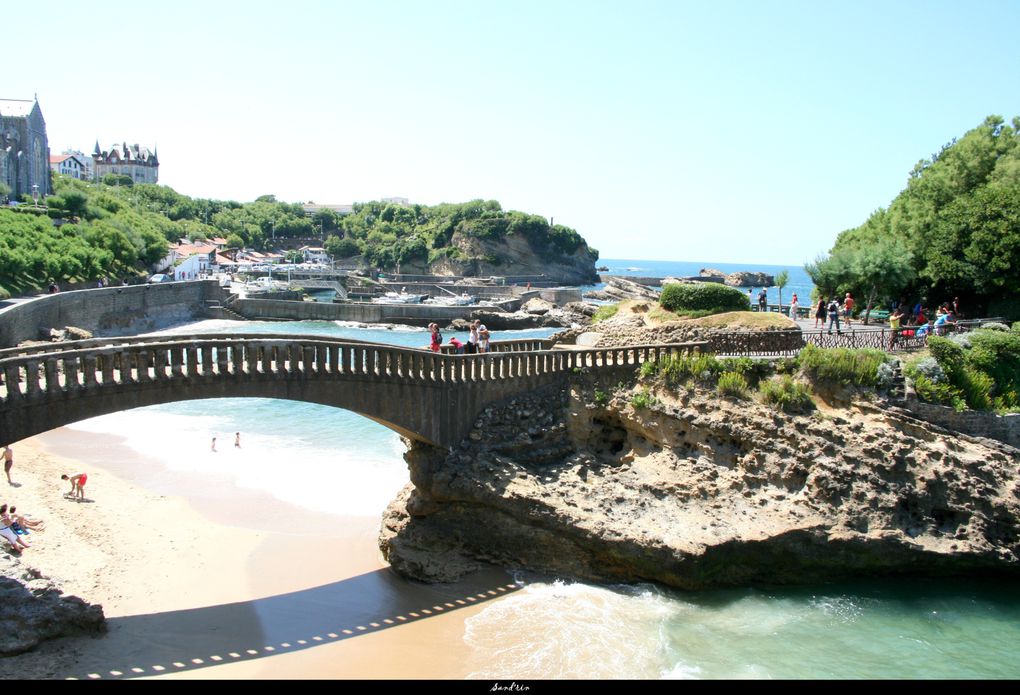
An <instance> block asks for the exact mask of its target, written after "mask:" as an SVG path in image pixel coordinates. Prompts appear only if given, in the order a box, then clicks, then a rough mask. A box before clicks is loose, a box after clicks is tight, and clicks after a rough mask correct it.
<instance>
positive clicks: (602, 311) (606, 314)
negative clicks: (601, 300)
mask: <svg viewBox="0 0 1020 695" xmlns="http://www.w3.org/2000/svg"><path fill="white" fill-rule="evenodd" d="M619 310H620V305H619V304H608V305H606V306H600V307H599V308H598V309H596V310H595V315H594V316H592V317H591V322H592V323H599V322H600V321H605V320H606V319H611V318H613V317H614V316H616V312H618V311H619Z"/></svg>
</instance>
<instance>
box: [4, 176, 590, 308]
mask: <svg viewBox="0 0 1020 695" xmlns="http://www.w3.org/2000/svg"><path fill="white" fill-rule="evenodd" d="M53 178H54V184H53V185H54V195H51V196H49V197H48V198H46V200H45V201H44V203H45V206H39V207H35V206H22V207H20V208H14V209H9V210H8V209H5V210H0V251H2V253H0V295H4V294H6V293H7V292H15V293H21V292H29V291H33V290H40V289H43V288H45V287H46V285H47V284H48V283H49V282H50V281H58V282H75V281H88V280H96V279H98V278H101V277H104V276H105V277H121V276H124V275H134V274H141V273H145V272H146V271H147V270H148V269H149V268H150V267H151V266H152V265H153V264H155V263H157V262H158V261H159V260H160V259H161V258H163V257H164V256H166V253H167V248H168V244H169V243H173V242H176V241H177V240H178V239H182V238H188V239H208V238H212V237H224V238H226V240H227V245H228V247H232V248H241V247H247V248H251V249H256V250H265V249H267V248H269V247H271V246H273V245H274V242H275V241H278V240H282V239H291V238H311V237H317V236H318V237H325V242H324V244H325V247H326V249H327V251H328V252H329V253H330V254H331V255H333V256H334V257H336V258H338V259H343V258H349V257H352V256H360V257H363V258H364V259H365V261H366V262H367V263H368V264H370V265H371V266H373V267H378V268H382V269H384V270H393V269H397V268H399V267H400V266H401V264H403V265H404V266H405V268H408V266H413V267H414V268H417V269H419V270H424V269H426V268H427V267H429V266H431V265H444V263H447V264H448V263H453V264H455V265H457V267H459V268H465V269H468V270H470V266H471V263H475V264H478V263H481V264H484V265H485V267H486V268H491V267H495V268H500V267H507V268H509V266H510V264H511V263H512V259H513V257H514V255H515V254H514V253H510V252H507V251H506V247H508V246H509V245H511V242H512V241H514V240H522V241H523V242H524V243H523V244H518V245H517V247H523V253H530V255H531V256H532V257H533V258H535V259H536V263H541V264H543V265H545V266H550V267H552V268H555V266H556V265H557V264H558V263H564V264H567V265H569V266H571V267H572V268H573V269H574V270H575V271H576V274H577V275H578V277H581V276H584V277H585V278H587V279H591V278H593V277H594V267H595V266H594V263H595V260H596V259H597V258H598V252H597V251H595V250H593V249H589V248H588V245H587V244H586V243H585V241H584V239H583V238H581V236H580V235H579V234H578V233H577V232H576V231H574V230H573V229H570V228H568V227H564V226H562V225H550V224H549V223H548V221H547V220H546V219H545V218H543V217H539V216H537V215H529V214H526V213H522V212H514V211H504V210H503V209H502V208H501V207H500V205H499V203H497V202H496V201H492V200H490V201H481V200H475V201H471V202H469V203H462V204H444V205H435V206H431V207H428V206H424V205H411V206H403V205H398V204H394V203H380V202H371V203H359V204H356V205H355V206H354V213H353V214H351V215H346V216H339V215H337V214H336V213H334V212H333V211H331V210H320V211H319V212H318V213H316V214H315V216H313V217H311V218H309V217H307V216H306V215H305V212H304V210H303V209H302V207H301V205H300V204H297V203H284V202H280V201H278V200H276V198H275V196H272V195H264V196H259V198H257V199H256V200H255V201H254V202H251V203H238V202H235V201H222V200H211V199H206V198H190V197H188V196H185V195H181V194H180V193H177V192H176V191H174V190H173V189H172V188H169V187H167V186H160V185H155V184H136V185H128V184H130V182H129V181H123V184H124V185H109V184H108V183H99V184H94V183H90V182H86V181H80V180H78V179H72V178H69V177H64V176H59V175H56V176H54V177H53ZM109 181H111V182H112V183H117V184H120V183H121V181H120V180H119V179H109ZM51 218H52V220H54V221H56V222H57V223H58V224H59V225H60V226H59V228H58V227H56V226H55V225H53V224H51ZM472 242H476V243H472ZM517 247H515V248H516V250H517V255H518V256H519V255H520V254H521V253H522V250H521V248H517ZM408 269H411V268H408ZM508 272H512V269H510V270H509V271H508ZM589 276H590V277H589Z"/></svg>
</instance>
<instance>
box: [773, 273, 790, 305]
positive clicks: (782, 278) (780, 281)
mask: <svg viewBox="0 0 1020 695" xmlns="http://www.w3.org/2000/svg"><path fill="white" fill-rule="evenodd" d="M775 280H776V287H778V288H779V311H780V312H782V310H783V288H784V287H786V284H787V283H788V282H790V271H788V270H785V269H784V270H780V271H779V272H778V273H776V278H775Z"/></svg>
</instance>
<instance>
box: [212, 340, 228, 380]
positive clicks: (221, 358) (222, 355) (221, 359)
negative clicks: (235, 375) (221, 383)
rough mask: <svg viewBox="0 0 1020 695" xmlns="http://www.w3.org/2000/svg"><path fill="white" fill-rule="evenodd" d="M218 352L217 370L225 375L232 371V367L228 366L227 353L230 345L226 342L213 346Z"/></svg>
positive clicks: (221, 374)
mask: <svg viewBox="0 0 1020 695" xmlns="http://www.w3.org/2000/svg"><path fill="white" fill-rule="evenodd" d="M212 350H213V351H214V352H215V353H216V372H217V373H218V374H219V375H220V376H225V375H227V374H229V373H230V369H229V368H228V367H227V358H228V357H229V355H228V354H227V353H228V351H229V350H230V346H229V345H227V344H225V343H220V344H219V345H217V346H216V347H214V348H212Z"/></svg>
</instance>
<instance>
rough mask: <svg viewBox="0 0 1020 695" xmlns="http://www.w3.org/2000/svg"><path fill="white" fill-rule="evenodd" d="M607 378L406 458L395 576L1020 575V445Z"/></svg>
mask: <svg viewBox="0 0 1020 695" xmlns="http://www.w3.org/2000/svg"><path fill="white" fill-rule="evenodd" d="M601 378H602V379H603V380H602V381H601V382H600V381H595V377H593V376H589V375H584V374H581V375H575V376H572V377H571V378H570V379H569V381H568V382H567V383H565V384H564V385H563V386H562V387H560V388H553V389H551V390H547V391H545V392H541V393H536V394H534V395H532V396H529V397H526V398H519V399H516V400H514V401H513V402H510V403H507V404H506V405H505V407H502V408H492V409H489V410H486V411H485V412H484V413H483V414H482V415H481V416H480V417H479V419H478V421H477V423H476V426H475V429H474V430H473V431H472V432H471V434H470V436H469V437H468V438H467V439H465V441H464V442H463V443H462V444H461V445H460V447H459V448H457V449H455V450H451V451H449V452H447V451H441V450H437V449H433V448H429V447H425V446H422V445H414V446H412V447H411V449H410V450H409V452H408V454H407V456H406V459H407V462H408V466H409V468H410V473H411V484H410V485H409V486H408V487H407V488H406V489H405V490H404V492H403V493H402V494H401V496H400V497H399V498H398V499H397V500H395V501H394V502H393V503H392V504H391V505H390V507H389V509H388V511H387V513H386V516H385V518H384V523H383V528H382V532H381V536H380V546H381V548H382V550H383V553H384V554H385V555H386V557H387V558H388V559H389V561H390V563H391V564H392V566H393V568H394V569H395V570H397V571H398V572H401V573H402V574H405V575H407V576H411V577H415V578H418V579H422V580H425V581H449V580H452V579H455V578H456V577H458V576H461V575H462V574H464V573H466V572H468V571H470V570H471V569H472V568H473V567H475V566H476V565H477V564H478V563H479V562H492V563H496V564H499V565H503V566H507V567H513V568H531V569H534V570H538V571H543V572H548V573H553V574H558V575H564V576H571V577H578V578H583V579H589V580H600V581H614V582H617V581H626V582H630V581H646V580H652V581H657V582H661V583H663V584H667V585H671V586H677V587H683V588H688V589H696V588H702V587H709V586H717V585H736V584H744V583H756V582H762V583H788V582H808V581H817V580H825V579H831V578H838V577H849V576H860V575H872V574H894V573H905V574H952V573H971V572H985V571H1007V572H1014V573H1015V572H1016V570H1017V568H1018V567H1020V563H1018V554H1020V499H1018V498H1020V475H1018V472H1017V461H1018V458H1017V457H1018V455H1020V452H1018V451H1017V450H1015V449H1012V448H1010V447H1008V446H1005V445H1001V444H998V443H995V442H991V441H988V440H978V439H972V438H968V437H965V436H961V435H955V434H951V433H949V432H947V431H945V430H942V429H940V428H938V427H936V426H933V425H929V424H926V423H924V422H922V421H919V420H916V419H914V418H912V417H910V416H909V415H908V414H906V413H905V412H902V411H898V410H897V409H895V408H884V407H883V408H879V407H876V406H875V405H873V404H870V403H866V402H860V403H857V404H856V405H853V406H851V407H847V408H840V409H827V410H823V411H820V412H819V413H816V414H815V415H813V416H794V415H786V414H783V413H781V412H776V411H775V410H774V409H772V408H769V407H766V406H764V405H760V404H757V403H753V402H748V401H742V402H730V401H725V400H719V399H717V398H716V397H715V396H714V394H708V393H698V392H695V391H681V392H680V393H678V394H674V395H670V394H662V393H660V394H656V395H657V397H658V400H657V401H653V405H652V406H651V407H648V408H644V409H636V408H635V407H634V406H633V405H631V402H630V393H631V391H630V389H629V387H628V386H627V383H630V382H629V380H628V375H627V374H626V373H625V372H621V373H620V374H619V375H606V376H604V377H601ZM624 382H626V383H624ZM614 393H615V395H610V394H614Z"/></svg>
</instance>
